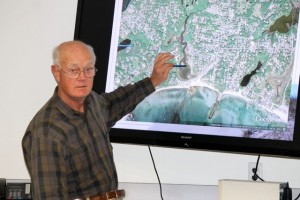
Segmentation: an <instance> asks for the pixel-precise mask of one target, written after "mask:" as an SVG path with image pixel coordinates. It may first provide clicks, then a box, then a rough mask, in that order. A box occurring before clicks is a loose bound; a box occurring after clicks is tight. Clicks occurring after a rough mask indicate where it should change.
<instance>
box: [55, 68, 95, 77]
mask: <svg viewBox="0 0 300 200" xmlns="http://www.w3.org/2000/svg"><path fill="white" fill-rule="evenodd" d="M57 67H58V68H59V69H60V70H61V71H63V72H64V73H65V74H67V76H68V77H69V78H78V77H79V76H80V74H81V72H83V74H84V75H85V77H87V78H92V77H94V76H95V74H96V72H97V69H96V68H95V67H94V66H89V67H85V68H83V69H82V70H81V69H80V68H70V69H68V70H64V69H63V68H62V67H60V66H58V65H57Z"/></svg>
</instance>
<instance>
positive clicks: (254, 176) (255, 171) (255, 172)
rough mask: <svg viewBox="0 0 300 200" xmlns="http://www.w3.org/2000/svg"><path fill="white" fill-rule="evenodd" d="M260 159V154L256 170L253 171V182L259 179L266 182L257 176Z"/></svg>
mask: <svg viewBox="0 0 300 200" xmlns="http://www.w3.org/2000/svg"><path fill="white" fill-rule="evenodd" d="M259 159H260V154H258V157H257V161H256V166H255V168H253V169H252V172H253V176H252V180H254V181H256V180H257V179H259V180H261V181H264V179H262V178H261V177H260V176H259V175H258V174H257V171H258V164H259Z"/></svg>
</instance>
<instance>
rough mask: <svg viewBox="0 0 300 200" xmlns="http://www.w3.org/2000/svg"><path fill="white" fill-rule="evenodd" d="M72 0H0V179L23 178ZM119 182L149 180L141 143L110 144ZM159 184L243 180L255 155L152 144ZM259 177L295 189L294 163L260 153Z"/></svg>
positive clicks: (298, 178) (72, 12)
mask: <svg viewBox="0 0 300 200" xmlns="http://www.w3.org/2000/svg"><path fill="white" fill-rule="evenodd" d="M76 7H77V1H74V0H73V1H71V0H42V1H41V0H26V1H21V0H0V26H1V28H0V58H1V59H0V61H1V66H0V68H1V72H0V76H1V78H0V91H1V97H0V127H1V129H0V178H8V179H27V178H29V176H28V173H27V170H26V167H25V165H24V160H23V156H22V149H21V139H22V137H23V134H24V132H25V129H26V127H27V124H28V123H29V121H30V120H31V118H32V117H33V115H34V114H35V113H36V112H37V110H38V109H39V108H40V107H41V106H42V105H43V104H44V103H45V102H46V101H47V100H48V98H49V97H50V96H51V95H52V93H53V90H54V87H55V82H54V80H53V78H52V75H51V73H50V65H51V63H52V61H51V52H52V48H53V47H54V46H55V45H57V44H59V43H60V42H62V41H65V40H72V39H73V34H74V26H75V16H76ZM113 146H114V153H115V161H116V165H117V170H118V173H119V178H120V181H121V182H142V183H155V182H157V178H156V175H155V172H154V169H153V165H152V162H151V159H150V155H149V152H148V148H147V147H146V146H135V145H124V144H114V145H113ZM152 153H153V156H154V158H155V162H156V166H157V170H158V172H159V175H160V179H161V181H162V182H163V183H179V184H201V185H217V184H218V180H219V179H225V178H230V179H244V180H247V179H248V163H249V162H256V159H257V157H256V156H249V155H237V154H228V153H216V152H205V151H194V150H181V149H170V148H159V147H153V148H152ZM261 162H262V163H263V178H264V179H265V180H267V181H284V182H285V181H289V183H290V186H291V187H294V188H300V173H299V172H298V170H299V169H300V161H299V160H294V159H284V158H272V157H261Z"/></svg>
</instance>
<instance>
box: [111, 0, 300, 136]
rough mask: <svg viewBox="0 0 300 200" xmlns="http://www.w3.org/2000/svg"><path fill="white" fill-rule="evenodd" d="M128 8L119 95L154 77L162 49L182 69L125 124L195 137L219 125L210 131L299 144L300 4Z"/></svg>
mask: <svg viewBox="0 0 300 200" xmlns="http://www.w3.org/2000/svg"><path fill="white" fill-rule="evenodd" d="M118 2H119V1H116V3H118ZM120 2H121V3H120ZM120 2H119V4H120V5H119V7H118V6H116V11H115V13H117V12H119V14H117V15H116V14H115V15H116V16H115V21H114V30H113V39H112V40H115V42H112V44H114V45H113V46H112V47H111V51H112V52H113V53H111V55H112V56H111V58H110V66H109V67H110V70H109V71H110V73H111V74H110V75H109V76H110V78H109V79H108V84H109V85H110V87H111V89H115V88H117V87H119V86H123V85H126V84H128V83H134V82H136V81H138V80H141V79H143V78H144V77H147V76H150V75H151V71H152V67H153V66H152V65H153V62H154V59H155V57H156V56H157V54H158V53H160V52H171V53H172V54H173V55H175V58H174V59H173V60H172V61H171V62H173V63H174V64H176V65H177V66H176V67H174V68H173V69H172V70H171V73H170V75H169V77H168V79H167V81H165V82H164V83H163V84H161V85H160V86H158V87H157V88H156V91H155V92H154V93H153V94H152V95H150V96H149V97H147V98H146V99H145V100H144V101H143V102H141V103H140V104H139V105H138V106H137V107H136V109H135V110H134V111H132V112H131V113H130V114H128V115H127V116H126V117H125V118H124V119H122V122H120V123H121V124H122V123H123V124H127V125H130V126H131V125H133V126H134V125H135V124H138V125H141V124H142V125H147V126H148V128H149V129H153V130H156V129H157V130H164V128H163V127H166V126H168V127H172V125H174V127H173V128H174V129H177V128H178V127H179V125H180V126H182V127H184V128H182V132H187V133H198V132H197V130H199V127H203V128H205V127H216V128H218V127H220V128H222V129H217V131H215V132H213V131H212V132H209V133H208V134H215V135H228V136H236V137H250V138H267V139H276V140H292V139H293V133H294V125H295V115H296V104H297V97H298V87H299V71H300V69H299V68H300V63H299V61H298V60H297V58H300V55H299V52H298V51H299V50H298V49H299V48H298V45H300V44H298V41H297V38H298V34H299V33H298V31H297V30H298V19H299V7H300V3H299V1H298V0H222V1H219V0H164V1H162V0H123V2H122V1H120ZM189 129H190V130H189ZM226 129H230V130H232V129H238V130H239V131H238V132H237V134H235V133H232V132H231V131H226ZM220 130H224V131H220Z"/></svg>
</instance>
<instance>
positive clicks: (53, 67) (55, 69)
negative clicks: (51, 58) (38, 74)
mask: <svg viewBox="0 0 300 200" xmlns="http://www.w3.org/2000/svg"><path fill="white" fill-rule="evenodd" d="M51 72H52V74H53V77H54V79H55V81H56V83H58V82H59V80H60V70H59V69H58V66H57V65H51Z"/></svg>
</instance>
